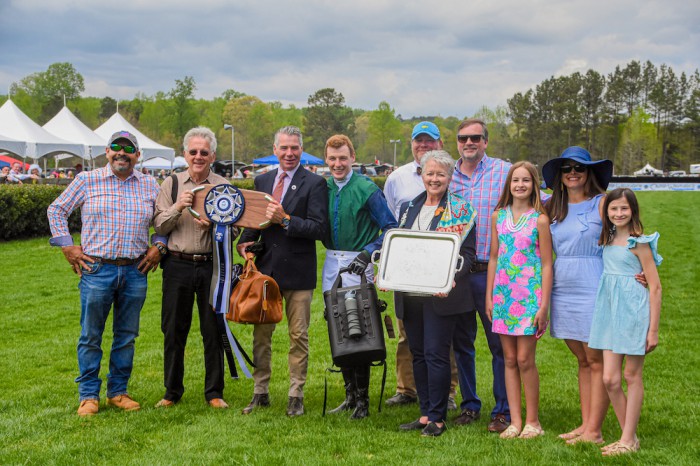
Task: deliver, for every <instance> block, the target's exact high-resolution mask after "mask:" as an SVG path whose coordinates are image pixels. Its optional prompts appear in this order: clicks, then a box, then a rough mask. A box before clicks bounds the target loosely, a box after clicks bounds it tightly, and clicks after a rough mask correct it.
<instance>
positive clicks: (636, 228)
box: [598, 188, 644, 246]
mask: <svg viewBox="0 0 700 466" xmlns="http://www.w3.org/2000/svg"><path fill="white" fill-rule="evenodd" d="M623 197H624V198H625V199H626V200H627V203H628V204H629V205H630V210H631V211H632V215H631V217H632V218H631V219H630V236H642V234H644V226H643V225H642V220H641V219H640V218H639V203H638V202H637V196H635V195H634V191H632V190H631V189H630V188H617V189H613V190H612V191H610V192H609V193H608V195H607V196H606V198H605V202H604V203H603V231H601V232H600V239H599V240H598V244H599V245H601V246H605V245H606V244H610V243H611V242H612V239H613V236H614V233H615V226H614V225H613V223H612V222H611V221H610V217H609V216H608V206H609V205H610V203H611V202H612V201H616V200H618V199H622V198H623Z"/></svg>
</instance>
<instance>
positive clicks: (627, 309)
mask: <svg viewBox="0 0 700 466" xmlns="http://www.w3.org/2000/svg"><path fill="white" fill-rule="evenodd" d="M658 241H659V234H658V233H654V234H651V235H648V236H640V237H639V238H635V237H630V238H628V239H627V246H605V247H604V248H603V264H604V269H603V276H602V277H601V278H600V286H599V287H598V296H597V299H596V304H595V313H594V314H593V323H592V324H591V337H590V340H589V341H588V346H590V347H591V348H596V349H601V350H610V351H612V352H613V353H617V354H632V355H639V356H643V355H644V354H645V352H646V341H647V332H648V331H649V290H648V289H646V288H644V286H642V285H641V284H640V283H639V282H637V280H635V278H634V276H635V275H636V274H638V273H641V271H642V264H641V263H640V262H639V258H637V256H635V255H634V254H633V253H632V251H630V249H632V248H635V247H636V246H637V244H638V243H648V244H649V246H650V247H651V252H652V255H653V256H654V262H655V263H656V265H657V266H658V265H660V264H661V261H662V260H663V258H662V257H661V256H660V255H659V254H658V253H657V247H658Z"/></svg>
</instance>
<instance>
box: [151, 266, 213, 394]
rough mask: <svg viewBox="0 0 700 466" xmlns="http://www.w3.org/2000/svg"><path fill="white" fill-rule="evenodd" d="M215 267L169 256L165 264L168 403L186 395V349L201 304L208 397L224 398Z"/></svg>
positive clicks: (165, 360)
mask: <svg viewBox="0 0 700 466" xmlns="http://www.w3.org/2000/svg"><path fill="white" fill-rule="evenodd" d="M212 267H213V264H212V262H211V261H209V262H191V261H186V260H183V259H178V258H177V257H173V256H166V257H165V258H164V263H163V307H162V312H161V330H162V331H163V336H164V360H163V362H164V369H165V370H164V383H165V397H164V398H165V399H167V400H171V401H175V402H177V401H179V400H180V398H182V394H183V393H184V391H185V387H184V385H183V378H184V375H185V345H186V343H187V335H188V334H189V332H190V326H191V324H192V308H193V305H194V301H195V299H196V301H197V309H198V311H199V330H200V333H201V334H202V342H203V344H204V369H205V376H204V397H205V398H206V400H207V401H209V400H211V399H213V398H223V394H224V349H223V345H222V342H221V335H220V333H219V329H218V326H217V322H216V314H214V312H213V311H212V310H211V308H210V307H209V289H210V286H211V276H212Z"/></svg>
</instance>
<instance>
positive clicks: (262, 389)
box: [253, 290, 314, 398]
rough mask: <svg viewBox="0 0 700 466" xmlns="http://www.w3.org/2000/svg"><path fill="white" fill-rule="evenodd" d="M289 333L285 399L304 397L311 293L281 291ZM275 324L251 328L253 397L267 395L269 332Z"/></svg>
mask: <svg viewBox="0 0 700 466" xmlns="http://www.w3.org/2000/svg"><path fill="white" fill-rule="evenodd" d="M281 291H282V297H283V298H284V303H285V314H286V315H287V326H288V331H289V354H288V365H289V396H296V397H302V398H303V397H304V384H305V383H306V373H307V368H308V364H309V322H310V320H311V298H312V297H313V294H314V290H281ZM275 326H276V324H261V325H255V326H254V329H253V362H254V363H255V366H256V367H255V370H254V371H253V381H254V382H255V388H254V390H253V392H254V393H255V394H258V395H259V394H263V393H269V386H270V375H271V374H272V369H271V364H270V363H271V359H272V333H273V332H274V331H275Z"/></svg>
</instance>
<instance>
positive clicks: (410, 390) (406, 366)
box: [396, 318, 458, 398]
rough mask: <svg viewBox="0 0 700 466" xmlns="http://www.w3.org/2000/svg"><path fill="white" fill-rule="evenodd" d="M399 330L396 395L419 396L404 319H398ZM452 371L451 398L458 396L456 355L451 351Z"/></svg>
mask: <svg viewBox="0 0 700 466" xmlns="http://www.w3.org/2000/svg"><path fill="white" fill-rule="evenodd" d="M396 323H397V327H398V328H399V342H398V344H397V345H396V393H403V394H404V395H408V396H414V397H415V396H418V394H417V392H416V381H415V380H414V379H413V355H412V354H411V350H410V349H409V347H408V338H407V337H406V330H405V329H404V327H403V319H399V318H397V319H396ZM450 369H451V374H452V380H451V381H450V397H452V398H454V397H455V395H456V394H457V382H458V378H457V377H458V376H457V364H456V363H455V353H454V351H452V350H450Z"/></svg>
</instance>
